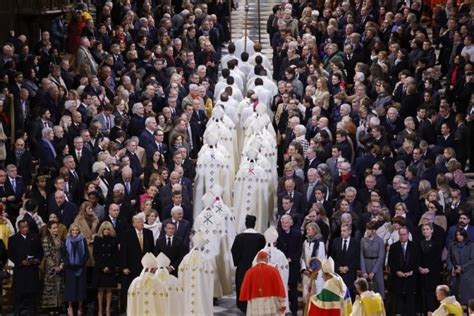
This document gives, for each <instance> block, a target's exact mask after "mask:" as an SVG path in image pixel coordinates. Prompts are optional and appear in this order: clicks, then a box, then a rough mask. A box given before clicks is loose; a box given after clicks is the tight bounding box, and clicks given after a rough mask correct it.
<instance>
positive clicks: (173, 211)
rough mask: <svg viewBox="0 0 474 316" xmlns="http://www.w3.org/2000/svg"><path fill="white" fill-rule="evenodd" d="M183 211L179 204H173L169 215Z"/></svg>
mask: <svg viewBox="0 0 474 316" xmlns="http://www.w3.org/2000/svg"><path fill="white" fill-rule="evenodd" d="M179 211H181V212H183V208H182V207H181V206H174V207H173V208H172V209H171V215H173V214H176V213H177V212H179Z"/></svg>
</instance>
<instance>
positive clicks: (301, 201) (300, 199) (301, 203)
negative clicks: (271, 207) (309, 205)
mask: <svg viewBox="0 0 474 316" xmlns="http://www.w3.org/2000/svg"><path fill="white" fill-rule="evenodd" d="M287 195H288V193H287V192H286V191H283V192H280V193H278V214H280V215H283V213H284V210H283V206H282V200H283V198H284V197H285V196H287ZM293 209H294V210H295V211H296V212H297V213H302V214H304V212H305V210H306V197H305V196H303V193H301V192H298V191H296V190H295V191H293Z"/></svg>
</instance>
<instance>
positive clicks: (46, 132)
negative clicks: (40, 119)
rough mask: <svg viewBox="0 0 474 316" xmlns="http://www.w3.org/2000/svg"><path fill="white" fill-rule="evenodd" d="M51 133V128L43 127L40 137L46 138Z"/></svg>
mask: <svg viewBox="0 0 474 316" xmlns="http://www.w3.org/2000/svg"><path fill="white" fill-rule="evenodd" d="M51 132H53V129H52V128H51V127H45V128H43V129H42V130H41V136H42V137H43V138H48V136H49V133H51Z"/></svg>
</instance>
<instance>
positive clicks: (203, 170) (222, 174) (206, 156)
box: [194, 143, 234, 218]
mask: <svg viewBox="0 0 474 316" xmlns="http://www.w3.org/2000/svg"><path fill="white" fill-rule="evenodd" d="M233 174H234V168H233V166H232V168H231V165H230V161H229V153H228V152H227V150H226V149H225V147H224V146H222V145H220V144H219V143H218V144H217V145H216V146H213V147H210V146H209V145H207V144H206V145H203V146H202V147H201V150H200V151H199V153H198V158H197V162H196V178H195V180H194V190H195V193H194V197H195V200H194V218H196V217H197V216H198V214H199V213H200V212H201V210H202V201H201V197H202V196H203V195H204V194H205V193H206V192H209V191H210V190H211V189H212V187H213V185H214V184H219V185H220V186H221V187H222V188H223V189H224V199H225V202H226V203H229V204H230V203H231V202H232V190H233V186H232V184H233V180H234V175H233Z"/></svg>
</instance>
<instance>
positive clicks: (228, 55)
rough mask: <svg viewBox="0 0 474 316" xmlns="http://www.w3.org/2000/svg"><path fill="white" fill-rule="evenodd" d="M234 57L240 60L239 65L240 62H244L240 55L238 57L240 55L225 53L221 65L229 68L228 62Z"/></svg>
mask: <svg viewBox="0 0 474 316" xmlns="http://www.w3.org/2000/svg"><path fill="white" fill-rule="evenodd" d="M232 59H237V60H238V61H239V65H240V63H241V62H242V61H241V60H240V57H238V56H237V55H235V54H227V55H224V56H222V58H221V67H222V69H227V68H229V67H227V62H228V61H229V60H232Z"/></svg>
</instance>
